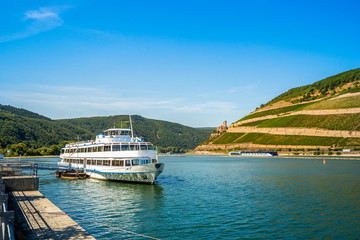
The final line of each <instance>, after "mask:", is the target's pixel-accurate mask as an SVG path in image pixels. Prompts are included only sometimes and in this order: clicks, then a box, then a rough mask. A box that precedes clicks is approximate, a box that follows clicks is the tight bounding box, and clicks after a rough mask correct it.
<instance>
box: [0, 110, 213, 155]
mask: <svg viewBox="0 0 360 240" xmlns="http://www.w3.org/2000/svg"><path fill="white" fill-rule="evenodd" d="M128 120H129V117H128V116H127V115H119V116H110V117H91V118H77V119H62V120H51V119H50V118H47V117H44V116H41V115H39V114H36V113H33V112H30V111H28V110H25V109H21V108H16V107H12V106H4V105H0V144H1V145H0V149H1V148H3V149H5V148H7V147H8V146H10V145H12V144H16V143H20V142H21V143H25V144H26V145H27V146H28V147H33V148H40V147H43V146H45V147H49V146H51V145H57V144H60V143H61V142H62V141H75V140H77V137H79V138H80V140H89V139H94V138H95V136H96V135H97V134H98V133H100V132H102V131H103V130H105V129H107V128H110V127H113V126H114V124H115V125H116V127H120V126H121V122H122V123H123V126H124V127H125V126H126V127H127V126H128V125H129V122H128ZM132 120H133V127H134V132H135V134H136V135H137V136H141V137H144V138H145V140H146V141H150V142H152V143H153V144H154V145H156V146H158V147H160V148H168V150H169V151H171V150H174V149H176V150H177V151H179V150H182V151H188V150H191V149H194V148H195V147H196V146H197V145H199V144H200V143H201V142H202V141H204V140H205V139H206V138H207V136H208V135H209V133H210V132H211V131H212V130H213V129H211V128H207V129H206V128H205V129H198V128H192V127H187V126H183V125H181V124H178V123H171V122H166V121H161V120H153V119H148V118H144V117H141V116H138V115H135V116H132Z"/></svg>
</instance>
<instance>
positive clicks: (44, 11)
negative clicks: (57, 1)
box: [25, 7, 59, 20]
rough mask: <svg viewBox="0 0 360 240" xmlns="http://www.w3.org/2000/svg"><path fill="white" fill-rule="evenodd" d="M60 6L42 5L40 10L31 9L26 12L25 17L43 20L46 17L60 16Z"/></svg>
mask: <svg viewBox="0 0 360 240" xmlns="http://www.w3.org/2000/svg"><path fill="white" fill-rule="evenodd" d="M58 12H59V9H58V8H48V7H42V8H40V9H39V10H29V11H26V12H25V19H37V20H43V19H45V18H59V15H58V14H59V13H58Z"/></svg>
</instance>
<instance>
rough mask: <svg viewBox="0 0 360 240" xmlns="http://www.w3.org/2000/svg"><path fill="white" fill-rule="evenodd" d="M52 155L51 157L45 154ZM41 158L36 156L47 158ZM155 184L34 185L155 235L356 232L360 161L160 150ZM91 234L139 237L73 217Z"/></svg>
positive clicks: (59, 201)
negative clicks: (162, 164) (162, 166)
mask: <svg viewBox="0 0 360 240" xmlns="http://www.w3.org/2000/svg"><path fill="white" fill-rule="evenodd" d="M47 161H48V162H51V160H47ZM47 161H44V160H42V162H47ZM160 161H162V162H165V164H166V170H165V171H164V173H163V174H161V175H160V176H159V178H158V183H157V184H156V185H141V184H131V183H120V182H110V181H99V180H93V179H90V180H86V181H82V180H78V181H69V180H64V179H57V178H55V176H54V175H50V174H49V171H44V170H41V171H39V174H40V175H41V176H40V179H41V180H40V191H41V192H42V193H43V194H44V195H45V196H46V197H48V198H49V199H50V200H51V201H53V202H54V203H55V204H56V205H58V206H59V207H60V208H61V209H62V210H64V211H65V212H68V213H71V214H72V215H77V216H81V217H83V218H86V219H88V220H92V221H95V222H99V223H102V224H106V225H109V226H112V227H118V228H122V229H126V230H130V231H134V232H138V233H142V234H147V235H150V236H153V237H157V238H160V239H189V238H194V239H214V238H220V239H239V238H240V239H242V238H266V239H279V238H298V237H299V236H301V238H304V239H323V238H335V239H341V238H356V237H357V234H358V232H359V231H360V227H359V224H358V219H359V217H360V211H359V210H360V201H359V199H360V186H359V182H360V174H359V173H360V172H359V167H360V162H358V161H345V160H342V161H341V160H340V161H339V160H338V161H336V160H328V161H327V163H326V165H324V164H323V163H322V161H321V160H318V159H281V158H226V157H213V156H204V157H202V156H201V157H195V156H186V157H171V156H170V157H162V158H160ZM77 221H78V222H79V223H80V224H81V226H82V227H84V228H85V229H86V230H87V231H88V232H89V233H91V234H92V235H93V236H94V237H95V238H97V239H128V238H131V239H138V238H136V237H134V236H133V235H131V234H124V233H123V232H121V231H116V230H114V229H111V228H106V227H104V226H100V225H97V224H94V223H90V222H87V221H83V220H77Z"/></svg>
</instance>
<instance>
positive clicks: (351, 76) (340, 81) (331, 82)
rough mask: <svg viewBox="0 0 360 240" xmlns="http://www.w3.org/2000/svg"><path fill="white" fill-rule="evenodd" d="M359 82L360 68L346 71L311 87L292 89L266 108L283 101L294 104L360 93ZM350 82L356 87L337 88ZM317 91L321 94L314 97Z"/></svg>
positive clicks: (272, 101)
mask: <svg viewBox="0 0 360 240" xmlns="http://www.w3.org/2000/svg"><path fill="white" fill-rule="evenodd" d="M359 80H360V68H357V69H353V70H350V71H346V72H343V73H339V74H336V75H334V76H331V77H328V78H325V79H323V80H320V81H317V82H315V83H313V84H310V85H306V86H302V87H296V88H292V89H290V90H288V91H287V92H285V93H283V94H281V95H279V96H278V97H276V98H274V99H273V100H271V101H270V102H268V103H267V104H265V106H267V105H270V104H273V103H275V102H278V101H281V100H285V101H291V100H292V102H293V103H296V102H303V101H309V100H314V99H320V98H323V97H326V96H328V95H329V94H330V95H334V94H336V93H337V92H341V93H346V92H359V91H360V84H359ZM350 82H354V85H353V86H352V87H351V88H346V89H341V90H337V88H341V87H342V86H344V85H345V84H347V83H350ZM315 91H318V92H319V93H320V94H318V95H314V93H315ZM297 97H300V99H297V100H293V99H294V98H297Z"/></svg>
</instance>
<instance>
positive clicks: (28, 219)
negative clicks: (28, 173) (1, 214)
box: [10, 191, 95, 240]
mask: <svg viewBox="0 0 360 240" xmlns="http://www.w3.org/2000/svg"><path fill="white" fill-rule="evenodd" d="M10 194H11V195H12V196H13V199H14V200H15V203H16V204H15V206H14V208H15V211H16V212H17V213H18V214H17V215H18V216H19V217H20V218H22V219H19V220H20V223H21V225H22V228H23V229H25V231H26V232H25V234H26V239H74V240H75V239H86V240H87V239H89V240H90V239H95V238H93V237H92V236H91V235H90V234H89V233H87V232H86V231H85V230H84V229H83V228H82V227H80V226H79V225H78V224H77V223H76V222H75V221H74V220H72V219H71V218H70V217H69V216H68V215H67V214H66V213H64V212H63V211H62V210H60V209H59V208H58V207H57V206H55V205H54V204H53V203H52V202H51V201H50V200H48V199H47V198H45V197H44V196H43V195H42V194H41V193H40V192H39V191H13V192H11V193H10Z"/></svg>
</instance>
